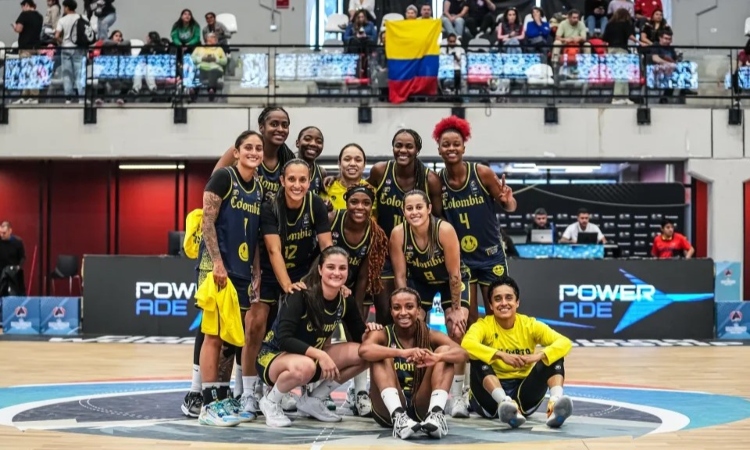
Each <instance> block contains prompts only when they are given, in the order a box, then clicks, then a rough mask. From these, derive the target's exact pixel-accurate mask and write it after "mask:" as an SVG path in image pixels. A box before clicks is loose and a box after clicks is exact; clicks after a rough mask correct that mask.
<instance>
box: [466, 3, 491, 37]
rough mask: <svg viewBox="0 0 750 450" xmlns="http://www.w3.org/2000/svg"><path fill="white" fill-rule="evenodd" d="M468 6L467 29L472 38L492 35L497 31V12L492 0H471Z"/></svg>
mask: <svg viewBox="0 0 750 450" xmlns="http://www.w3.org/2000/svg"><path fill="white" fill-rule="evenodd" d="M468 4H469V14H468V15H467V17H466V29H467V30H469V33H471V35H472V37H477V36H479V34H480V33H484V34H490V33H492V30H494V29H495V11H496V10H497V7H496V6H495V4H494V3H493V2H492V0H469V2H468Z"/></svg>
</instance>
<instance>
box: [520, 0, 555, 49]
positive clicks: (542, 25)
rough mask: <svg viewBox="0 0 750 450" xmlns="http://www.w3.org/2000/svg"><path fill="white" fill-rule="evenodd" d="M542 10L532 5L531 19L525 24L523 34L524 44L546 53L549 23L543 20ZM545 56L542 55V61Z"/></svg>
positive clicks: (548, 43) (548, 39) (548, 41)
mask: <svg viewBox="0 0 750 450" xmlns="http://www.w3.org/2000/svg"><path fill="white" fill-rule="evenodd" d="M544 19H545V17H544V11H542V8H539V7H536V6H535V7H534V8H532V9H531V21H529V23H527V24H526V26H525V28H524V30H523V34H524V35H525V36H526V44H527V45H528V46H529V47H531V48H532V50H534V51H536V52H538V53H542V55H546V54H547V50H548V47H549V45H550V43H551V42H550V32H551V30H550V27H549V23H548V22H547V21H546V20H544ZM546 59H547V58H546V57H542V62H544V61H545V60H546Z"/></svg>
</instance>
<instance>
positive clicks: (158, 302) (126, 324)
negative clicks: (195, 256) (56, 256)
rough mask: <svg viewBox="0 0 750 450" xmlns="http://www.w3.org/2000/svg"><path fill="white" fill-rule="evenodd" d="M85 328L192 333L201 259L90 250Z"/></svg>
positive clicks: (152, 333) (150, 333)
mask: <svg viewBox="0 0 750 450" xmlns="http://www.w3.org/2000/svg"><path fill="white" fill-rule="evenodd" d="M85 264H86V274H85V279H84V291H83V310H84V318H83V332H84V333H93V334H126V335H147V336H178V337H181V336H192V335H194V334H195V329H196V328H197V327H198V326H199V324H200V321H199V320H200V319H199V318H198V313H199V310H198V309H196V308H195V306H194V300H193V297H194V295H195V292H196V286H195V283H196V277H197V272H196V270H195V267H196V262H195V261H194V260H190V259H187V258H175V257H161V256H89V255H87V256H85Z"/></svg>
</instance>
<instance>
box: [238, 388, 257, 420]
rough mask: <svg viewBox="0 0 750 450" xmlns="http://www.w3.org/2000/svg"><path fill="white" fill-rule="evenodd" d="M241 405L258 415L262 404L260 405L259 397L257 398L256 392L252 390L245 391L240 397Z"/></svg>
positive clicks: (247, 410)
mask: <svg viewBox="0 0 750 450" xmlns="http://www.w3.org/2000/svg"><path fill="white" fill-rule="evenodd" d="M240 405H241V406H242V410H243V411H246V412H249V413H252V414H255V415H256V416H257V415H258V413H259V412H260V406H258V399H257V398H255V394H254V393H252V392H243V393H242V397H240Z"/></svg>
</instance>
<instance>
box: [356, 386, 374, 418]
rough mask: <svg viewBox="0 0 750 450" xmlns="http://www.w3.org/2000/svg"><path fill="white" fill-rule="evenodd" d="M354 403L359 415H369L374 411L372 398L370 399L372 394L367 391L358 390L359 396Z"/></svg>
mask: <svg viewBox="0 0 750 450" xmlns="http://www.w3.org/2000/svg"><path fill="white" fill-rule="evenodd" d="M354 405H355V407H356V409H357V415H359V417H368V416H369V415H370V413H371V412H372V400H370V394H368V393H367V392H365V391H359V392H357V398H356V400H355V402H354Z"/></svg>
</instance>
